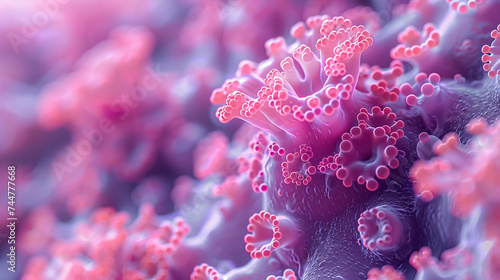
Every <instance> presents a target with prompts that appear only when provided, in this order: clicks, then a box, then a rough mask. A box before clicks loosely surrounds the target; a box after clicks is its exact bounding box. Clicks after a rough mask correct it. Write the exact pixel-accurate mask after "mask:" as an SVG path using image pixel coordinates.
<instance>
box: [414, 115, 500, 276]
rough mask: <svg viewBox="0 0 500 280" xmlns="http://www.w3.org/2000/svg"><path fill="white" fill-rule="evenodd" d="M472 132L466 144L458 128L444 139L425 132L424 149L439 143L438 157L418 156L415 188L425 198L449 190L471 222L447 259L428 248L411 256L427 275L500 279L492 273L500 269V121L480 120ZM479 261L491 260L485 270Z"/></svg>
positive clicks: (453, 208) (456, 206) (435, 149)
mask: <svg viewBox="0 0 500 280" xmlns="http://www.w3.org/2000/svg"><path fill="white" fill-rule="evenodd" d="M467 132H468V133H470V134H472V135H473V138H472V139H471V140H470V141H469V143H467V145H461V144H460V142H459V139H458V135H457V134H456V133H450V134H448V135H446V136H445V137H444V139H443V141H439V140H437V139H436V138H435V137H433V138H432V139H431V138H430V137H429V135H427V134H422V135H421V137H420V138H421V139H420V140H421V142H422V143H423V144H422V146H421V149H425V147H429V145H426V144H427V143H434V144H433V145H432V150H433V151H432V152H433V153H434V155H435V157H432V158H431V157H427V159H425V160H421V161H418V162H416V163H415V165H414V166H413V168H412V169H411V171H410V173H411V176H412V177H413V178H414V179H416V182H415V184H414V188H415V192H416V193H417V194H420V198H421V199H423V200H425V201H430V200H433V199H434V198H435V197H437V196H441V195H447V196H448V197H449V198H450V200H451V209H450V210H451V212H452V213H453V214H455V215H457V216H460V217H462V218H464V219H465V221H466V225H465V226H464V229H463V230H462V231H463V233H462V241H461V243H460V245H459V246H457V247H455V248H453V249H450V250H447V251H445V252H444V253H443V254H442V255H441V259H442V261H438V260H437V259H436V258H435V257H432V254H431V249H430V248H427V247H423V248H421V249H420V251H418V252H415V253H414V254H413V255H412V257H411V258H410V264H411V265H412V266H413V267H415V268H416V269H417V270H418V271H419V274H420V275H422V277H436V276H439V277H450V278H449V279H455V278H451V277H457V276H458V275H461V276H462V277H465V276H467V277H473V276H474V277H481V279H495V277H493V276H492V275H495V274H496V273H497V271H498V267H499V262H498V260H497V256H498V252H499V246H498V241H499V240H500V229H499V228H498V213H499V207H498V199H499V197H500V195H499V188H498V186H499V184H500V179H499V177H498V170H499V169H500V165H499V162H498V157H499V154H498V151H499V147H500V123H499V122H496V123H495V124H493V125H492V126H488V125H487V123H486V121H485V120H483V119H475V120H472V121H471V122H470V123H469V125H468V126H467ZM426 154H430V152H428V153H426ZM471 224H472V225H471ZM469 231H470V232H469ZM476 235H477V237H474V236H476ZM480 262H481V263H482V262H484V263H487V265H485V268H484V269H482V268H481V267H480V266H478V265H477V264H478V263H480ZM492 277H493V278H492ZM425 279H427V278H425ZM447 279H448V278H447Z"/></svg>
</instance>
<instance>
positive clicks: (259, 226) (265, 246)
mask: <svg viewBox="0 0 500 280" xmlns="http://www.w3.org/2000/svg"><path fill="white" fill-rule="evenodd" d="M247 229H248V231H249V232H250V233H251V234H247V235H246V236H245V243H246V244H247V245H246V246H245V250H246V251H247V252H249V253H250V256H251V257H252V258H253V259H260V258H262V257H264V258H269V257H270V256H271V251H273V250H274V249H276V248H278V247H279V246H280V239H281V236H282V234H281V231H280V228H279V220H278V218H277V217H276V216H275V215H271V214H270V213H268V212H265V211H261V212H260V213H259V214H254V215H253V216H252V217H250V219H249V224H248V227H247Z"/></svg>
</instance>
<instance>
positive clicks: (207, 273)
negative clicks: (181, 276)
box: [189, 263, 222, 280]
mask: <svg viewBox="0 0 500 280" xmlns="http://www.w3.org/2000/svg"><path fill="white" fill-rule="evenodd" d="M189 279H190V280H220V279H222V276H221V275H220V274H219V273H218V272H217V270H215V268H213V267H211V266H209V265H208V264H206V263H203V264H201V265H197V266H195V267H194V269H193V273H191V275H190V277H189Z"/></svg>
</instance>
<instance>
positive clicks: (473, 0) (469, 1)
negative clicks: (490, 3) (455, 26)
mask: <svg viewBox="0 0 500 280" xmlns="http://www.w3.org/2000/svg"><path fill="white" fill-rule="evenodd" d="M447 1H448V4H449V5H450V8H452V9H453V10H454V11H458V12H459V13H461V14H465V13H467V11H470V10H474V9H476V7H477V5H479V4H481V3H482V2H483V0H447Z"/></svg>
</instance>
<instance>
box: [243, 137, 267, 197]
mask: <svg viewBox="0 0 500 280" xmlns="http://www.w3.org/2000/svg"><path fill="white" fill-rule="evenodd" d="M267 146H268V139H267V136H266V135H265V134H264V133H262V132H259V133H257V134H256V135H255V136H254V138H253V139H252V140H251V141H250V142H249V144H248V147H249V149H250V151H251V155H250V156H249V157H240V158H238V163H239V168H238V172H239V173H243V172H247V173H248V179H249V180H251V181H252V189H253V190H254V192H256V193H259V192H265V191H267V189H268V186H267V185H266V184H265V183H264V179H265V177H264V175H265V173H264V171H263V168H262V160H263V158H264V155H265V154H266V151H267V150H266V149H267Z"/></svg>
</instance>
